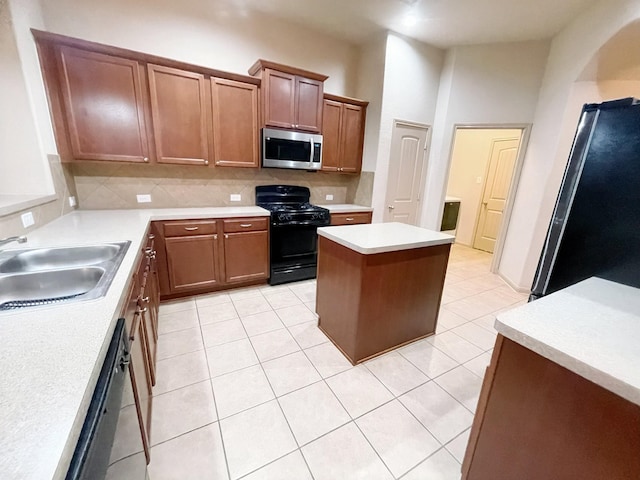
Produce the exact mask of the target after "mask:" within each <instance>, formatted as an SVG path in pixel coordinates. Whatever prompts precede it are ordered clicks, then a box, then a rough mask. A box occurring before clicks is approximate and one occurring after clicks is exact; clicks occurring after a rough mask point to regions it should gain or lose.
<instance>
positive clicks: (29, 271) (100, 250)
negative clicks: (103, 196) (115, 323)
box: [0, 241, 131, 311]
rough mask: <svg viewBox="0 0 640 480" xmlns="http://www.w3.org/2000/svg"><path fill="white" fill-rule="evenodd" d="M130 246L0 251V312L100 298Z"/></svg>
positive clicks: (126, 243)
mask: <svg viewBox="0 0 640 480" xmlns="http://www.w3.org/2000/svg"><path fill="white" fill-rule="evenodd" d="M130 244H131V242H129V241H127V242H116V243H105V244H99V245H82V246H77V247H53V248H31V249H26V250H11V251H5V252H0V311H2V310H13V309H17V308H25V307H34V306H40V305H50V304H57V303H68V302H74V301H81V300H90V299H95V298H99V297H102V296H104V295H105V294H106V293H107V290H108V289H109V285H111V282H112V281H113V278H114V277H115V274H116V272H117V271H118V267H119V266H120V263H122V259H123V258H124V255H125V254H126V252H127V249H128V248H129V245H130Z"/></svg>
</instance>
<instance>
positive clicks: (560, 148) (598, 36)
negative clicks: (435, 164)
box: [500, 0, 640, 288]
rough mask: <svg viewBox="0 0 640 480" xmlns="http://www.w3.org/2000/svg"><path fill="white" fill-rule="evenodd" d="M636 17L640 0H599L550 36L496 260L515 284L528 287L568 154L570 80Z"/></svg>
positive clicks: (573, 112) (573, 110)
mask: <svg viewBox="0 0 640 480" xmlns="http://www.w3.org/2000/svg"><path fill="white" fill-rule="evenodd" d="M638 18H640V0H600V1H599V2H597V3H595V4H594V5H593V6H592V7H591V8H589V9H587V10H586V11H585V12H583V13H582V14H581V15H580V16H579V17H577V18H576V19H575V20H574V21H573V22H572V23H571V24H569V25H568V26H567V27H566V28H564V29H563V30H562V32H560V33H559V34H558V35H557V36H556V37H554V39H553V42H552V44H551V50H550V53H549V60H548V62H547V67H546V71H545V75H544V79H543V83H542V86H541V88H540V95H539V98H538V104H537V108H536V114H535V118H534V126H533V129H532V132H531V138H530V141H529V148H528V150H527V153H526V157H525V163H524V167H523V171H522V175H521V178H520V185H519V188H518V192H517V196H516V199H515V202H514V208H513V213H512V217H511V223H510V226H509V230H508V233H507V237H506V239H505V245H504V251H503V256H502V262H501V264H500V273H501V274H502V275H503V276H504V277H505V278H506V279H507V280H509V281H510V282H511V283H512V284H514V285H516V286H518V287H521V288H529V287H530V286H531V282H532V280H533V276H534V274H535V269H536V266H537V263H538V259H539V257H540V252H541V250H542V245H543V243H544V238H545V235H546V232H547V228H548V225H549V220H550V218H551V214H552V213H553V206H554V204H555V200H556V197H557V194H558V189H559V186H560V182H561V180H562V174H563V172H564V166H565V165H566V162H567V158H568V155H569V151H570V147H571V139H572V137H573V131H575V125H576V124H577V120H578V112H579V105H580V104H581V103H582V102H581V101H579V99H576V98H575V95H573V96H572V88H573V84H574V82H575V81H576V80H577V79H578V78H579V77H580V75H581V74H582V72H583V70H584V69H585V67H586V66H587V65H588V64H589V62H590V61H591V59H592V58H593V56H594V55H595V54H596V53H597V52H598V50H599V49H600V47H601V46H602V45H604V44H605V43H606V42H607V40H609V39H610V38H611V37H613V36H614V35H615V34H616V33H617V32H618V31H619V30H621V29H622V28H623V27H624V26H625V25H627V24H629V23H631V22H633V21H635V20H637V19H638ZM569 119H572V123H573V126H574V128H573V129H570V128H569V127H567V126H566V124H567V123H569V124H570V123H571V122H569ZM571 130H573V131H571ZM569 131H571V133H570V134H569V133H568V132H569Z"/></svg>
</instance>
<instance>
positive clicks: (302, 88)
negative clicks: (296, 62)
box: [294, 77, 323, 133]
mask: <svg viewBox="0 0 640 480" xmlns="http://www.w3.org/2000/svg"><path fill="white" fill-rule="evenodd" d="M322 91H323V88H322V82H319V81H318V80H310V79H308V78H304V77H296V122H295V126H294V128H296V129H298V130H308V131H310V132H317V133H320V128H321V127H322Z"/></svg>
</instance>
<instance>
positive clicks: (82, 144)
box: [58, 46, 149, 162]
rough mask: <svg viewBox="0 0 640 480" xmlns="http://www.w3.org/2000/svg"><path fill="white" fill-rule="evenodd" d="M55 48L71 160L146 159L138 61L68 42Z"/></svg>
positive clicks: (141, 83)
mask: <svg viewBox="0 0 640 480" xmlns="http://www.w3.org/2000/svg"><path fill="white" fill-rule="evenodd" d="M58 51H59V69H58V71H59V75H60V78H59V85H60V89H61V93H62V98H63V101H64V109H63V117H64V121H65V122H66V126H67V133H68V137H69V143H70V146H71V154H72V156H73V159H75V160H108V161H124V162H148V161H149V146H148V138H147V121H146V116H145V100H146V97H145V90H146V85H145V83H144V69H143V67H142V65H141V64H140V63H138V62H137V61H135V60H129V59H126V58H120V57H116V56H112V55H105V54H102V53H95V52H90V51H85V50H81V49H77V48H72V47H68V46H61V47H60V48H59V50H58Z"/></svg>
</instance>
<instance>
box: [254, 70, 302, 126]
mask: <svg viewBox="0 0 640 480" xmlns="http://www.w3.org/2000/svg"><path fill="white" fill-rule="evenodd" d="M262 88H263V90H264V95H265V99H264V112H263V115H264V124H265V125H268V126H271V127H282V128H294V124H295V123H296V122H295V111H296V97H295V91H296V76H295V75H290V74H288V73H283V72H278V71H276V70H271V69H270V68H265V69H264V74H263V76H262Z"/></svg>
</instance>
